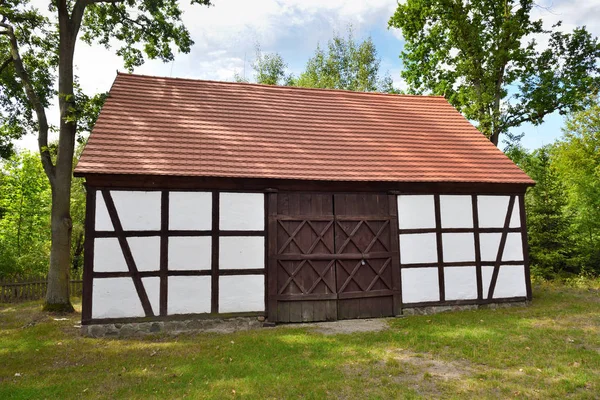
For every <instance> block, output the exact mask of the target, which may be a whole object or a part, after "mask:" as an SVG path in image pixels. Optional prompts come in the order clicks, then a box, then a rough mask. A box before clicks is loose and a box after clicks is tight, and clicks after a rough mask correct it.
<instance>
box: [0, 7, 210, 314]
mask: <svg viewBox="0 0 600 400" xmlns="http://www.w3.org/2000/svg"><path fill="white" fill-rule="evenodd" d="M191 3H195V4H201V5H209V4H210V0H191ZM48 12H49V13H50V14H51V16H46V15H44V14H42V13H41V12H40V11H39V10H38V9H36V8H35V7H33V6H32V5H31V4H30V0H0V16H1V18H2V22H0V54H7V55H9V56H8V57H7V58H6V59H5V60H1V61H0V62H1V64H0V82H1V87H2V90H1V92H0V109H1V110H2V114H1V122H2V128H1V130H0V135H1V136H2V139H1V140H0V146H1V148H0V149H3V151H4V153H7V152H9V151H10V150H11V146H10V142H11V141H12V140H13V139H15V138H18V137H20V136H22V135H24V134H26V133H29V132H36V133H37V135H38V143H39V151H40V158H41V161H42V165H43V168H44V171H45V173H46V176H47V177H48V180H49V182H50V187H51V190H52V210H51V231H52V245H51V252H50V266H49V271H48V292H47V293H48V294H47V297H46V304H45V309H46V310H60V311H72V310H73V307H72V305H71V303H70V300H69V266H70V251H71V230H72V219H71V214H70V197H71V180H72V178H71V177H72V162H73V153H74V149H75V142H76V135H77V132H78V129H80V128H81V127H82V126H89V123H90V122H91V121H90V117H91V118H92V119H93V116H94V113H93V111H94V110H95V109H97V105H98V101H99V100H98V98H96V97H92V98H90V97H87V96H84V95H83V93H82V92H81V90H80V89H79V87H78V85H77V82H76V77H75V76H74V73H73V67H74V65H73V56H74V52H75V46H76V43H77V39H78V36H79V33H80V32H81V33H82V36H81V39H82V40H83V41H84V42H86V43H90V44H91V43H100V44H102V45H104V46H106V47H107V48H110V47H111V46H112V45H115V44H116V45H117V46H119V47H118V49H117V50H116V53H117V54H118V55H119V56H121V57H122V58H123V60H124V64H125V67H126V68H127V69H129V70H132V69H133V68H134V67H137V66H139V65H141V64H143V62H144V60H145V57H147V58H150V59H160V60H163V61H171V60H172V59H173V58H174V54H173V52H174V48H177V49H179V50H180V51H182V52H189V50H190V46H191V45H192V44H193V41H192V39H191V38H190V34H189V32H188V30H187V29H186V28H185V26H183V25H182V23H181V9H180V7H179V4H178V2H177V0H140V1H135V0H55V1H49V6H48ZM55 82H57V85H56V87H57V89H58V90H55ZM52 98H56V99H57V102H58V106H59V112H60V123H59V126H58V127H57V128H56V129H57V130H58V133H59V139H58V154H57V157H56V161H55V162H53V160H52V157H51V154H50V150H49V147H48V132H49V131H50V130H51V129H54V127H51V126H50V125H49V123H48V118H47V115H46V109H47V108H48V106H49V105H50V104H51V102H52ZM34 115H35V118H33V116H34Z"/></svg>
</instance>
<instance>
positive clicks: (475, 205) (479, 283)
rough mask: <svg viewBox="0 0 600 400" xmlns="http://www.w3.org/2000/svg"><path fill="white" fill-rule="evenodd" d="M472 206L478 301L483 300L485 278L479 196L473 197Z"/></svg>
mask: <svg viewBox="0 0 600 400" xmlns="http://www.w3.org/2000/svg"><path fill="white" fill-rule="evenodd" d="M471 205H472V209H473V237H474V239H475V275H476V279H477V299H478V300H482V299H483V277H482V272H481V242H480V236H479V234H480V232H481V230H480V228H479V207H478V203H477V195H475V194H474V195H472V196H471Z"/></svg>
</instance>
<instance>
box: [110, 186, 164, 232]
mask: <svg viewBox="0 0 600 400" xmlns="http://www.w3.org/2000/svg"><path fill="white" fill-rule="evenodd" d="M110 194H111V196H112V198H113V200H114V202H115V207H116V209H117V214H118V215H119V219H120V220H121V225H122V226H123V229H124V230H126V231H127V230H132V231H135V230H139V231H148V230H159V229H160V197H161V193H160V192H156V191H155V192H141V191H121V190H113V191H111V192H110Z"/></svg>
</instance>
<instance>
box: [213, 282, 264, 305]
mask: <svg viewBox="0 0 600 400" xmlns="http://www.w3.org/2000/svg"><path fill="white" fill-rule="evenodd" d="M264 310H265V277H264V276H263V275H241V276H221V277H220V278H219V312H220V313H231V312H245V311H264Z"/></svg>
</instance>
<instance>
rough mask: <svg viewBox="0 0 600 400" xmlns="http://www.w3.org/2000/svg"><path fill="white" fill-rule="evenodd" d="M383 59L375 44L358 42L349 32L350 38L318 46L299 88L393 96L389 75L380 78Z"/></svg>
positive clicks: (300, 80) (298, 80)
mask: <svg viewBox="0 0 600 400" xmlns="http://www.w3.org/2000/svg"><path fill="white" fill-rule="evenodd" d="M380 64H381V59H380V58H379V57H378V55H377V49H376V48H375V44H374V43H373V40H372V39H371V38H370V37H368V38H367V39H365V40H363V41H362V42H360V43H359V42H357V41H356V40H355V38H354V35H353V33H352V29H348V34H347V37H342V36H341V35H340V34H338V33H336V34H335V35H334V37H333V39H331V40H330V41H329V42H328V43H327V48H326V49H322V48H321V46H319V45H318V46H317V49H316V50H315V54H314V55H313V56H312V57H311V58H310V59H309V60H308V62H307V63H306V70H305V71H304V72H303V73H301V74H300V76H299V77H298V79H297V80H296V81H295V82H294V85H296V86H302V87H312V88H327V89H346V90H354V91H359V92H375V91H379V92H394V89H393V87H392V79H391V78H390V76H389V75H385V76H381V74H380V71H379V68H380Z"/></svg>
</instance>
